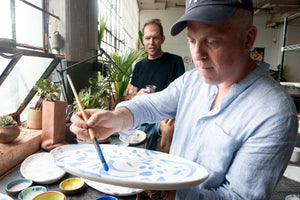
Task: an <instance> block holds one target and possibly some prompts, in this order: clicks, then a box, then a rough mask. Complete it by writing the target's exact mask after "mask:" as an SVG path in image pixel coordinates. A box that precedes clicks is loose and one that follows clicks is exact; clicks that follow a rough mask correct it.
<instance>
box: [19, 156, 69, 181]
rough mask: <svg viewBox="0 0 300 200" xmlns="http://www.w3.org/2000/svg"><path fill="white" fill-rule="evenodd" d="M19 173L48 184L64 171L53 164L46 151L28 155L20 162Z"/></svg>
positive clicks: (56, 179)
mask: <svg viewBox="0 0 300 200" xmlns="http://www.w3.org/2000/svg"><path fill="white" fill-rule="evenodd" d="M20 171H21V174H22V175H23V176H24V177H25V178H28V179H31V180H32V181H34V182H36V183H41V184H50V183H54V182H56V181H58V180H59V179H60V178H62V177H63V176H64V175H65V173H66V172H65V171H64V170H62V169H61V168H59V167H57V166H56V165H55V164H54V160H53V157H52V156H51V155H50V153H48V152H42V153H35V154H32V155H31V156H28V157H27V158H26V159H25V160H24V161H23V162H22V164H21V167H20Z"/></svg>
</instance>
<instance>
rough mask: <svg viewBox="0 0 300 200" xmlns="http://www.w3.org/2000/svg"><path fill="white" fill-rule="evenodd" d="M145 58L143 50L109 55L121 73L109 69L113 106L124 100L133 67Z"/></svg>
mask: <svg viewBox="0 0 300 200" xmlns="http://www.w3.org/2000/svg"><path fill="white" fill-rule="evenodd" d="M144 56H145V49H138V50H130V51H127V52H124V53H122V52H121V53H117V52H114V53H111V54H110V57H111V58H112V59H113V60H114V62H115V63H116V64H117V65H118V66H119V67H120V69H121V70H122V72H123V73H119V72H118V71H117V70H116V69H115V68H113V67H111V68H110V76H111V77H112V82H113V87H114V90H115V94H116V95H115V99H114V100H115V105H116V104H117V103H119V102H121V101H123V99H124V97H123V96H124V93H125V91H126V90H127V86H128V83H129V81H130V78H131V75H132V71H133V65H134V63H136V62H138V61H139V60H141V59H142V58H144Z"/></svg>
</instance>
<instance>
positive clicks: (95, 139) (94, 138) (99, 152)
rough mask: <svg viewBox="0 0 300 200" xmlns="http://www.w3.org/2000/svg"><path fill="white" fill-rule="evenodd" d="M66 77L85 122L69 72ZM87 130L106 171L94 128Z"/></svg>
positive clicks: (85, 118)
mask: <svg viewBox="0 0 300 200" xmlns="http://www.w3.org/2000/svg"><path fill="white" fill-rule="evenodd" d="M67 78H68V81H69V83H70V86H71V88H72V91H73V94H74V96H75V99H76V102H77V104H78V106H79V109H80V112H81V113H82V116H83V119H84V121H85V122H87V121H88V117H87V116H86V114H85V112H84V110H83V107H82V105H81V102H80V99H79V97H78V94H77V92H76V90H75V87H74V85H73V83H72V80H71V78H70V76H69V74H67ZM88 132H89V135H90V137H91V139H92V141H93V144H94V146H95V148H96V151H97V154H98V156H99V158H100V160H101V162H102V166H103V168H104V170H105V171H108V165H107V163H106V161H105V159H104V156H103V153H102V151H101V148H100V145H99V142H98V141H97V138H96V136H95V133H94V130H93V129H91V128H88Z"/></svg>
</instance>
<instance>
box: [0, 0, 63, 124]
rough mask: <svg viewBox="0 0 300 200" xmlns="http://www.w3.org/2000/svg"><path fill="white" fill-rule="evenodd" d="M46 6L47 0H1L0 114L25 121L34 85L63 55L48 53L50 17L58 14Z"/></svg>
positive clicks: (47, 73)
mask: <svg viewBox="0 0 300 200" xmlns="http://www.w3.org/2000/svg"><path fill="white" fill-rule="evenodd" d="M47 5H48V0H2V1H1V2H0V17H1V19H2V20H1V21H0V25H1V29H0V74H1V76H0V115H8V114H10V115H12V116H14V117H15V118H17V119H18V120H20V121H24V120H22V119H20V115H21V113H22V111H23V110H24V109H25V108H26V106H27V105H28V103H29V101H30V100H31V99H32V98H34V99H35V98H36V97H34V94H35V91H33V90H32V86H33V85H34V84H35V83H36V81H37V80H39V79H40V78H46V77H47V76H49V75H50V73H51V72H52V70H53V69H54V68H55V67H56V65H57V64H58V63H59V61H60V59H62V57H63V56H57V55H53V54H50V53H48V40H47V39H45V38H48V28H47V27H48V21H49V17H55V18H58V17H57V16H55V15H53V14H51V13H49V12H47ZM3 19H5V20H3ZM34 102H35V101H34ZM29 105H32V104H30V103H29ZM25 113H26V114H27V112H25ZM25 113H22V114H23V115H22V116H24V114H25ZM22 116H21V117H22ZM24 118H25V119H27V117H26V116H24Z"/></svg>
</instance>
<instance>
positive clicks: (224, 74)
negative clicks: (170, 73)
mask: <svg viewBox="0 0 300 200" xmlns="http://www.w3.org/2000/svg"><path fill="white" fill-rule="evenodd" d="M187 30H188V42H189V48H190V51H191V55H192V58H193V61H194V64H195V67H196V68H197V69H198V72H199V73H200V75H201V77H202V79H203V80H204V81H205V82H206V83H208V84H213V85H219V84H223V83H225V84H228V85H231V84H233V83H235V82H237V81H239V80H241V79H242V78H243V76H245V75H246V73H247V66H246V65H247V63H248V59H247V54H248V53H247V52H248V51H249V49H248V48H249V45H251V46H252V44H253V43H252V44H250V43H249V42H252V41H248V40H249V39H247V34H248V31H249V30H247V31H245V34H241V31H240V30H239V28H238V26H237V25H233V24H230V25H229V24H228V23H225V22H224V23H221V24H213V25H212V24H204V23H200V22H195V21H189V22H188V24H187ZM255 30H256V29H255ZM250 39H251V38H250ZM254 39H255V37H254ZM253 42H254V41H253Z"/></svg>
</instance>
